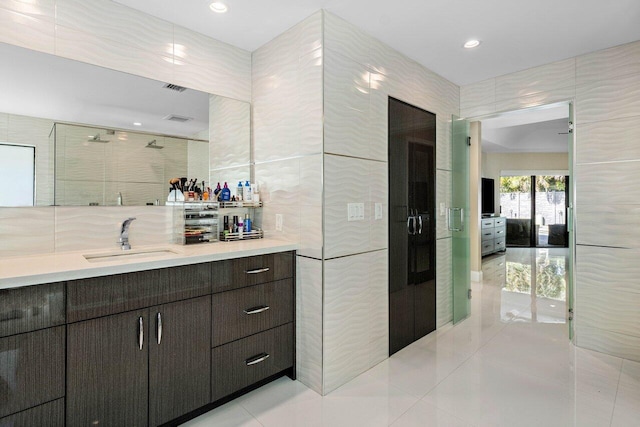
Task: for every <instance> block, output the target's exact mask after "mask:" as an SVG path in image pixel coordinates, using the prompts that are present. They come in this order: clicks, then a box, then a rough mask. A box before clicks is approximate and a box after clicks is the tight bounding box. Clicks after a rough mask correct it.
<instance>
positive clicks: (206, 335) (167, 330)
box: [149, 296, 211, 426]
mask: <svg viewBox="0 0 640 427" xmlns="http://www.w3.org/2000/svg"><path fill="white" fill-rule="evenodd" d="M150 312H151V316H152V319H153V323H152V325H151V328H152V332H151V334H150V335H149V425H150V426H157V425H160V424H163V423H166V422H167V421H171V420H173V419H174V418H177V417H179V416H181V415H184V414H186V413H188V412H191V411H193V410H194V409H197V408H199V407H201V406H204V405H206V404H207V403H209V402H210V395H211V383H210V381H209V379H210V375H211V374H210V372H211V371H210V369H211V368H210V363H211V297H210V296H206V297H201V298H196V299H190V300H186V301H181V302H176V303H172V304H166V305H161V306H158V307H154V308H152V309H151V310H150Z"/></svg>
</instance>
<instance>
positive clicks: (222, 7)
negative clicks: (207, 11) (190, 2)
mask: <svg viewBox="0 0 640 427" xmlns="http://www.w3.org/2000/svg"><path fill="white" fill-rule="evenodd" d="M209 8H211V10H213V11H214V12H215V13H225V12H226V11H227V10H228V8H227V5H226V4H224V3H222V2H221V1H214V2H213V3H211V4H210V5H209Z"/></svg>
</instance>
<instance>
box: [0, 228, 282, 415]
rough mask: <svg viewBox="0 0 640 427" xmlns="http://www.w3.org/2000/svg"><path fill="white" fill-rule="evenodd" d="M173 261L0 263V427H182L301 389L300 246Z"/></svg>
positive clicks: (240, 248)
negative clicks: (282, 387) (255, 399)
mask: <svg viewBox="0 0 640 427" xmlns="http://www.w3.org/2000/svg"><path fill="white" fill-rule="evenodd" d="M202 246H204V247H202ZM171 249H173V250H174V251H175V252H173V254H164V253H163V254H161V255H158V256H157V257H155V258H154V257H153V256H150V257H144V258H138V259H135V256H134V257H133V258H132V259H131V260H128V259H126V257H124V258H125V259H124V260H123V259H122V258H121V259H119V260H110V259H107V261H101V262H89V261H88V259H87V258H86V257H87V255H86V254H78V253H76V254H73V253H69V254H62V253H61V254H52V255H45V256H40V257H37V258H34V257H25V258H18V257H16V258H14V259H13V260H12V261H13V262H12V263H11V264H12V267H9V262H8V261H7V260H3V261H0V264H2V265H0V267H2V270H0V271H2V273H1V274H0V382H1V383H0V425H3V426H4V425H11V426H35V425H38V426H63V425H67V426H87V425H104V426H125V425H126V426H158V425H163V424H166V423H170V424H172V425H174V424H176V423H178V422H180V421H185V420H187V419H189V418H192V417H194V416H196V415H198V414H200V413H203V412H205V411H208V410H210V409H213V408H214V407H215V406H218V405H220V404H221V403H224V402H226V401H228V400H230V399H233V398H234V397H236V396H238V395H240V394H243V393H246V392H247V391H248V390H251V389H252V388H255V387H256V386H259V385H261V384H264V383H266V382H268V381H270V380H272V379H274V378H276V377H279V376H282V375H288V376H289V377H290V378H292V379H293V378H295V252H294V251H293V250H294V249H295V247H294V246H293V245H290V244H286V243H277V242H269V241H266V240H261V241H252V242H231V243H224V244H222V243H221V244H214V245H201V246H199V247H198V248H191V247H175V248H171ZM133 255H135V253H134V254H133ZM35 259H39V260H41V262H40V264H39V266H38V267H36V268H34V269H32V270H31V271H30V272H28V273H22V274H17V273H16V272H17V271H18V270H19V267H20V264H21V263H25V265H28V263H29V262H31V263H33V261H34V260H35ZM89 259H91V258H89ZM56 260H57V261H56ZM74 263H75V264H76V268H72V264H74ZM46 266H48V268H49V271H48V272H47V271H46V269H47V267H46ZM5 267H6V268H5ZM27 271H29V270H27ZM11 274H14V276H11Z"/></svg>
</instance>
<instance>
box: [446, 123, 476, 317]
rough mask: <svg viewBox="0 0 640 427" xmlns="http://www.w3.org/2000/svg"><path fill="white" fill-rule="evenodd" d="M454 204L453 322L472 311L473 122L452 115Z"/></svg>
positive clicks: (451, 217)
mask: <svg viewBox="0 0 640 427" xmlns="http://www.w3.org/2000/svg"><path fill="white" fill-rule="evenodd" d="M451 123H452V131H451V138H452V139H451V163H452V164H451V166H452V174H451V181H452V190H453V194H452V206H451V207H450V208H449V210H448V214H447V224H448V227H449V230H450V231H451V237H452V239H451V240H452V256H453V259H452V267H453V271H452V277H453V323H457V322H459V321H461V320H463V319H466V318H467V317H468V316H469V314H470V312H471V303H470V300H469V291H470V290H471V244H470V242H471V241H470V238H469V220H470V212H469V135H470V133H469V122H468V121H466V120H461V119H460V118H459V117H457V116H452V120H451Z"/></svg>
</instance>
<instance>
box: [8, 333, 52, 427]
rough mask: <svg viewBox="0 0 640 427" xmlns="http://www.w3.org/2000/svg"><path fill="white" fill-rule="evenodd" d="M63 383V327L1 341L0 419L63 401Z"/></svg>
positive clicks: (14, 336)
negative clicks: (57, 400)
mask: <svg viewBox="0 0 640 427" xmlns="http://www.w3.org/2000/svg"><path fill="white" fill-rule="evenodd" d="M64 379H65V327H64V326H57V327H55V328H49V329H42V330H40V331H35V332H29V333H27V334H19V335H13V336H10V337H6V338H1V339H0V384H3V390H2V391H1V393H0V403H2V404H1V405H0V417H5V416H8V415H11V414H15V413H16V412H20V411H24V410H25V409H28V408H31V407H34V406H37V405H40V404H43V403H45V402H49V401H51V400H54V399H58V398H61V397H64V387H65V385H64ZM4 387H6V389H5V388H4ZM35 425H37V424H35Z"/></svg>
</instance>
